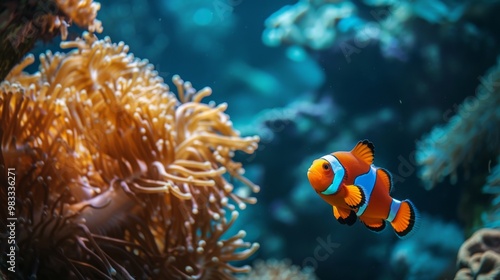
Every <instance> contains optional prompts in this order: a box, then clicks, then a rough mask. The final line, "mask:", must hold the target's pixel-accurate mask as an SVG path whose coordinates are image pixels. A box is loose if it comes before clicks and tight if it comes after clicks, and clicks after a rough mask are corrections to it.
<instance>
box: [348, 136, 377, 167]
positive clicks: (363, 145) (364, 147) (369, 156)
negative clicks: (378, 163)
mask: <svg viewBox="0 0 500 280" xmlns="http://www.w3.org/2000/svg"><path fill="white" fill-rule="evenodd" d="M351 153H352V154H353V155H354V156H355V157H357V158H358V159H360V160H362V161H364V162H365V163H366V164H368V165H371V164H372V163H373V158H374V156H375V146H373V144H372V142H370V141H368V140H366V139H365V140H363V141H359V142H358V144H356V146H355V147H354V148H353V149H352V150H351Z"/></svg>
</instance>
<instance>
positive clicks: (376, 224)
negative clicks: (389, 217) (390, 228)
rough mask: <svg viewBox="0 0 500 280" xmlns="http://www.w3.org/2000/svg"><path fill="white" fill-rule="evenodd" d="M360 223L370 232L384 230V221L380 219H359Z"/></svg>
mask: <svg viewBox="0 0 500 280" xmlns="http://www.w3.org/2000/svg"><path fill="white" fill-rule="evenodd" d="M359 219H360V220H361V222H362V223H363V224H364V225H365V226H366V227H367V228H368V229H369V230H371V231H374V232H381V231H383V230H384V229H385V225H386V223H385V221H384V220H382V219H370V218H362V217H360V218H359Z"/></svg>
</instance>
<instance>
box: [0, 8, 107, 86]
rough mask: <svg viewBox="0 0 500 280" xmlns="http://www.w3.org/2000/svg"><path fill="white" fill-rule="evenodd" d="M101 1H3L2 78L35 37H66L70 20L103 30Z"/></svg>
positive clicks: (0, 31)
mask: <svg viewBox="0 0 500 280" xmlns="http://www.w3.org/2000/svg"><path fill="white" fill-rule="evenodd" d="M99 9H100V4H99V3H96V2H93V1H92V0H86V1H79V0H69V1H65V0H46V1H28V0H21V1H14V0H7V1H2V3H1V4H0V42H1V43H0V50H2V52H1V54H0V61H1V64H0V81H1V80H3V79H4V78H5V76H6V75H7V73H9V71H10V70H11V69H12V67H13V66H14V65H15V64H17V63H18V62H19V61H20V60H21V58H22V57H23V56H24V55H25V54H26V53H27V52H29V51H30V50H31V49H32V48H33V46H34V44H35V42H36V41H38V40H44V41H49V40H50V39H52V38H54V37H55V36H56V35H57V34H58V33H61V37H62V38H63V40H65V39H66V37H67V35H68V30H67V27H68V26H69V24H70V23H71V22H75V23H76V25H78V26H80V27H82V28H85V29H87V30H88V31H90V32H101V31H102V26H101V22H100V21H99V20H97V19H96V17H97V11H98V10H99Z"/></svg>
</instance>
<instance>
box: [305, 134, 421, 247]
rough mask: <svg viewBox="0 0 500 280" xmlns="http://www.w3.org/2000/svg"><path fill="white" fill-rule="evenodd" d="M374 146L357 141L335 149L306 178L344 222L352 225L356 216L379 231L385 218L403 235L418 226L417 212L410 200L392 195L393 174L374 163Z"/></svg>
mask: <svg viewBox="0 0 500 280" xmlns="http://www.w3.org/2000/svg"><path fill="white" fill-rule="evenodd" d="M373 159H374V146H373V144H372V143H371V142H370V141H368V140H363V141H360V142H358V144H357V145H356V146H355V147H354V148H353V149H352V150H351V151H349V152H344V151H341V152H335V153H332V154H328V155H325V156H323V157H321V158H319V159H316V160H314V161H313V163H312V165H311V167H309V169H308V170H307V177H308V179H309V182H310V183H311V186H312V187H313V188H314V190H315V191H316V192H317V193H318V194H319V196H321V198H322V199H324V200H325V201H326V202H328V203H329V204H330V205H332V207H333V215H334V216H335V218H336V219H337V220H338V221H339V222H340V223H341V224H347V225H353V224H354V222H356V219H357V217H359V219H360V220H361V222H362V223H363V224H364V225H365V226H366V227H368V229H370V230H372V231H375V232H380V231H382V230H383V229H384V228H385V225H386V221H388V222H389V223H390V224H391V226H392V227H393V229H394V231H395V232H396V235H397V236H398V237H400V238H403V237H405V236H407V235H408V234H409V233H411V232H412V231H413V230H414V229H416V226H415V224H416V222H417V219H418V214H417V211H416V209H415V207H414V206H413V204H412V203H411V202H410V201H409V200H403V201H399V200H397V199H394V198H392V197H391V196H390V194H389V193H390V191H391V187H392V181H391V175H390V173H389V172H388V171H387V170H385V169H383V168H379V167H375V166H374V165H373Z"/></svg>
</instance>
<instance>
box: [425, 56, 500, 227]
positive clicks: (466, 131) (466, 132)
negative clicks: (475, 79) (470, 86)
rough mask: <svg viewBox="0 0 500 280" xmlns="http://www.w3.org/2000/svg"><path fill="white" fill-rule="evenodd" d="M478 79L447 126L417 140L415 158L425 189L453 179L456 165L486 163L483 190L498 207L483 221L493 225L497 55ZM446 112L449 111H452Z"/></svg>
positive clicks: (498, 145) (499, 188)
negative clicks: (471, 91)
mask: <svg viewBox="0 0 500 280" xmlns="http://www.w3.org/2000/svg"><path fill="white" fill-rule="evenodd" d="M480 81H481V84H480V85H479V87H478V88H477V90H476V95H475V96H472V97H469V98H467V99H466V100H465V101H464V102H463V103H462V104H461V105H460V107H459V108H458V112H457V113H456V115H455V116H453V117H452V118H451V119H450V120H449V122H448V123H447V124H446V125H444V126H440V127H436V128H434V130H433V131H432V132H431V133H430V134H429V135H427V136H425V137H424V138H423V139H422V140H421V141H419V142H418V143H417V153H416V161H417V163H418V164H419V165H420V166H421V170H420V173H419V177H420V178H421V179H422V180H423V182H424V183H425V187H426V189H431V188H433V187H434V186H435V185H436V184H437V183H439V182H441V181H442V180H443V179H444V178H445V177H447V176H451V179H452V182H456V181H457V178H458V177H457V176H458V175H457V173H458V168H459V166H462V167H463V169H464V170H465V171H466V172H469V170H471V169H472V166H474V165H476V166H477V165H478V164H479V163H481V162H484V161H487V162H489V163H488V164H489V165H490V170H488V171H489V175H488V177H487V178H486V181H487V183H486V185H485V186H484V187H483V192H484V193H487V194H493V195H495V196H496V197H497V198H496V199H495V200H494V201H493V205H492V206H493V209H497V210H493V211H492V212H490V213H488V214H486V213H485V214H484V215H483V221H484V222H485V223H486V224H489V226H494V225H495V221H496V220H498V219H497V218H496V217H498V212H499V210H498V208H499V205H500V201H499V197H500V196H499V194H500V185H499V181H500V180H499V179H498V178H499V173H500V171H499V170H500V167H499V166H498V165H499V162H498V161H497V162H496V164H497V166H496V167H494V168H493V169H491V166H492V164H493V165H494V164H495V162H494V161H495V159H496V157H497V156H498V155H499V154H500V130H498V126H499V124H500V109H499V108H500V106H499V105H500V58H499V59H498V62H497V65H496V66H495V67H493V68H491V69H490V70H489V71H488V72H487V74H486V75H485V77H481V78H480ZM448 113H450V114H451V110H450V111H449V112H448ZM448 113H445V115H449V114H448ZM492 155H493V157H492ZM484 166H486V164H485V165H484ZM491 223H493V224H491ZM496 224H497V223H496Z"/></svg>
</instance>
